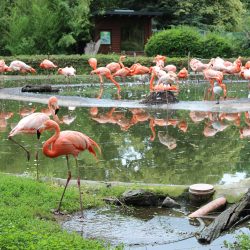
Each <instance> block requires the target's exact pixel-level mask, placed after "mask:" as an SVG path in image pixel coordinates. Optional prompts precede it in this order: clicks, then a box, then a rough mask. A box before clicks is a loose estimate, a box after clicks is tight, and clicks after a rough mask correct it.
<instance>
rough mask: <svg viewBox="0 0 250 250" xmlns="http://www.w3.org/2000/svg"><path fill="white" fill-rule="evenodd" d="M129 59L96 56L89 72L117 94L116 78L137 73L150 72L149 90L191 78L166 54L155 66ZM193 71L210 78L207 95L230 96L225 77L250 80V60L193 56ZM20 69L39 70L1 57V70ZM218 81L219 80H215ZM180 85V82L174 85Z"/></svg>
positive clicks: (49, 65) (67, 71)
mask: <svg viewBox="0 0 250 250" xmlns="http://www.w3.org/2000/svg"><path fill="white" fill-rule="evenodd" d="M125 59H126V56H125V55H122V56H120V58H119V62H111V63H109V64H107V65H106V66H102V67H97V59H96V58H89V60H88V63H89V65H90V67H91V68H92V71H91V72H90V74H92V75H93V74H96V75H98V77H99V80H100V86H101V94H100V95H99V98H100V97H101V96H102V93H103V77H105V78H106V79H108V80H110V81H112V82H113V83H114V84H115V86H116V87H117V91H118V94H119V93H120V91H121V86H120V84H119V83H118V82H117V81H116V79H115V78H116V77H121V78H123V79H124V78H126V77H131V76H136V75H141V76H143V75H147V76H149V77H150V80H149V89H150V91H156V92H157V91H177V92H178V81H179V80H180V79H181V80H183V79H187V78H188V77H189V72H188V70H187V69H186V68H185V67H184V68H182V69H181V70H180V71H179V72H177V67H176V66H175V65H172V64H168V65H165V63H166V60H167V58H166V56H163V55H157V56H155V58H154V60H153V62H154V63H155V66H150V67H148V66H144V65H141V64H140V63H134V64H133V65H132V66H130V67H125V66H124V61H125ZM39 66H40V68H42V69H46V70H53V69H56V68H58V66H57V65H56V64H54V63H53V62H51V61H50V60H48V59H45V60H43V61H42V62H41V63H40V65H39ZM189 66H190V68H191V70H192V71H193V72H194V73H195V74H197V73H202V74H203V76H204V79H206V80H208V81H209V83H210V88H209V89H208V94H211V96H212V98H213V96H214V94H215V95H216V94H217V95H219V94H220V92H221V91H222V90H223V96H224V98H226V96H227V88H226V85H225V84H224V83H223V77H224V75H225V74H227V75H239V76H241V77H242V78H243V79H246V80H250V61H247V62H246V64H245V66H244V67H243V66H242V62H241V58H240V57H239V58H237V59H236V60H235V61H234V62H230V61H225V60H224V59H222V58H220V57H216V58H212V59H211V60H210V61H209V63H202V62H201V61H200V60H198V59H196V58H192V59H191V61H190V62H189ZM10 71H19V72H21V73H35V72H36V70H35V69H34V68H32V67H31V66H29V65H27V64H26V63H24V62H22V61H19V60H15V61H12V62H11V63H10V65H9V66H7V65H6V64H5V62H4V60H0V73H3V72H10ZM57 72H58V74H61V75H64V76H65V77H72V76H75V75H76V70H75V68H73V67H72V66H70V67H68V66H67V67H64V68H58V70H57ZM155 79H157V82H156V84H154V82H155ZM215 82H216V83H215ZM174 84H177V85H174Z"/></svg>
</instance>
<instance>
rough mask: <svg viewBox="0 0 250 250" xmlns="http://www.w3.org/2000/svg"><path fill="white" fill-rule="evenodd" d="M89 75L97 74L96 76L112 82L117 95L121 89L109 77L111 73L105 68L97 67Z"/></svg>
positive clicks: (111, 77)
mask: <svg viewBox="0 0 250 250" xmlns="http://www.w3.org/2000/svg"><path fill="white" fill-rule="evenodd" d="M90 74H91V75H93V74H97V75H98V76H99V75H101V76H105V77H106V78H107V79H109V80H110V81H111V82H113V83H114V84H115V86H116V87H117V90H118V93H120V91H121V87H120V85H119V83H118V82H116V81H115V79H114V78H113V76H112V75H111V72H110V70H109V69H108V68H106V67H99V68H97V69H94V70H92V71H91V73H90ZM101 84H102V83H101Z"/></svg>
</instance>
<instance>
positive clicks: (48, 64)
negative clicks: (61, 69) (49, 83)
mask: <svg viewBox="0 0 250 250" xmlns="http://www.w3.org/2000/svg"><path fill="white" fill-rule="evenodd" d="M39 66H40V68H41V69H46V70H47V72H48V78H49V70H53V69H56V68H57V67H58V66H57V65H55V64H54V63H53V62H51V61H50V60H48V59H44V60H43V61H42V62H41V63H40V65H39Z"/></svg>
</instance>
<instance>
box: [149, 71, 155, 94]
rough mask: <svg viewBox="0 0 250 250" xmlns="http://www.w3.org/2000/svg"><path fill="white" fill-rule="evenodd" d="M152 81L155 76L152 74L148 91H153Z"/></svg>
mask: <svg viewBox="0 0 250 250" xmlns="http://www.w3.org/2000/svg"><path fill="white" fill-rule="evenodd" d="M154 79H155V74H154V73H152V75H151V78H150V81H149V89H150V91H153V90H154Z"/></svg>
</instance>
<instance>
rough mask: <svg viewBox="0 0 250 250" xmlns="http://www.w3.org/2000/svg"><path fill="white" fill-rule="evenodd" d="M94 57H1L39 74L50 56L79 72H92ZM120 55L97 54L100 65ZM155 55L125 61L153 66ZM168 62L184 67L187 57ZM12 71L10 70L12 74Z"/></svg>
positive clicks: (132, 57) (115, 60) (61, 64)
mask: <svg viewBox="0 0 250 250" xmlns="http://www.w3.org/2000/svg"><path fill="white" fill-rule="evenodd" d="M90 57H92V56H90V55H49V56H48V55H34V56H30V55H21V56H16V57H14V56H10V57H0V59H4V60H5V63H6V64H7V65H9V64H10V62H11V61H13V60H21V61H23V62H25V63H27V64H28V65H30V66H32V67H33V68H35V69H36V70H37V73H39V74H43V73H44V74H47V72H45V71H44V70H41V69H40V68H39V64H40V63H41V61H42V60H44V59H46V58H49V59H50V60H51V61H53V62H54V63H55V64H57V65H58V66H59V67H66V66H73V67H74V68H75V69H76V72H77V74H90V71H91V70H92V69H91V68H90V66H89V64H88V59H89V58H90ZM119 57H120V55H118V54H108V55H104V54H98V55H95V58H97V61H98V65H97V66H98V67H101V66H105V65H107V64H108V63H110V62H118V61H119ZM153 58H154V57H146V56H136V57H134V56H127V58H126V60H125V61H124V65H125V66H127V67H130V66H131V65H132V64H134V63H136V62H138V63H140V64H142V65H145V66H153V65H155V63H153ZM167 63H169V64H170V63H171V64H175V65H176V66H177V67H178V68H182V67H184V66H186V65H187V58H168V59H167ZM11 73H12V72H10V74H11ZM12 74H13V73H12Z"/></svg>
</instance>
